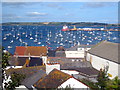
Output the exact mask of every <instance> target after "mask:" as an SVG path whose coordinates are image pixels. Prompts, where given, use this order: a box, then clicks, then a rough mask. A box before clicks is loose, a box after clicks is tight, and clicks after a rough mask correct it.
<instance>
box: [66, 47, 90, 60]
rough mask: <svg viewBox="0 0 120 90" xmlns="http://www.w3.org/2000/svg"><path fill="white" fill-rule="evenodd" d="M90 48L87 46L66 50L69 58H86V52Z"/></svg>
mask: <svg viewBox="0 0 120 90" xmlns="http://www.w3.org/2000/svg"><path fill="white" fill-rule="evenodd" d="M89 49H90V47H88V46H85V45H77V46H74V47H71V48H69V49H66V51H65V54H66V57H67V58H84V57H85V51H87V50H89Z"/></svg>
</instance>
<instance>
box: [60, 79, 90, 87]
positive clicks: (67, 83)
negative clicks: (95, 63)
mask: <svg viewBox="0 0 120 90" xmlns="http://www.w3.org/2000/svg"><path fill="white" fill-rule="evenodd" d="M66 86H70V87H71V88H89V87H88V86H86V85H85V84H83V83H81V82H79V81H78V80H76V79H74V78H70V79H68V80H67V81H65V82H64V83H63V84H61V85H60V86H59V87H58V88H66Z"/></svg>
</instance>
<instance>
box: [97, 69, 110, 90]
mask: <svg viewBox="0 0 120 90" xmlns="http://www.w3.org/2000/svg"><path fill="white" fill-rule="evenodd" d="M97 81H98V82H97V83H96V84H97V85H98V87H99V88H100V89H102V90H104V89H105V87H106V86H107V82H108V81H109V77H108V75H107V70H106V69H103V70H102V69H100V72H99V74H98V77H97Z"/></svg>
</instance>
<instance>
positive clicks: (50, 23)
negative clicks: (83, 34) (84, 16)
mask: <svg viewBox="0 0 120 90" xmlns="http://www.w3.org/2000/svg"><path fill="white" fill-rule="evenodd" d="M0 25H6V26H7V25H33V26H41V25H47V26H49V25H50V26H52V25H53V26H55V25H56V26H58V25H59V26H63V25H69V26H72V25H76V26H83V27H84V26H86V27H87V26H88V27H111V26H114V27H117V26H118V25H117V24H107V23H97V22H74V23H73V22H8V23H1V24H0Z"/></svg>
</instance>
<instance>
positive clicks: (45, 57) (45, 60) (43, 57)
mask: <svg viewBox="0 0 120 90" xmlns="http://www.w3.org/2000/svg"><path fill="white" fill-rule="evenodd" d="M42 60H43V64H45V65H46V63H47V56H42Z"/></svg>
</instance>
